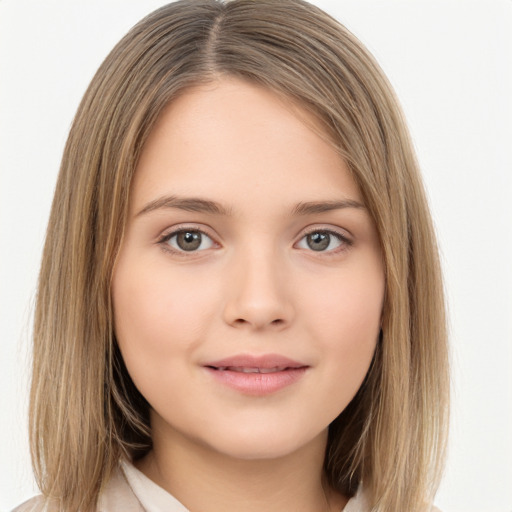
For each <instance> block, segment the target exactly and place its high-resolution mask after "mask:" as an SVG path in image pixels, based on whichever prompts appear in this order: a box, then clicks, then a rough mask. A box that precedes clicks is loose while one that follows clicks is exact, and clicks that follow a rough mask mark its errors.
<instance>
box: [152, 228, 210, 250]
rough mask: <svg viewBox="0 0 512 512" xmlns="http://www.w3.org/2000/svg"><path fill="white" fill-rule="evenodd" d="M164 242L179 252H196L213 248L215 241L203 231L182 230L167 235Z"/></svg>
mask: <svg viewBox="0 0 512 512" xmlns="http://www.w3.org/2000/svg"><path fill="white" fill-rule="evenodd" d="M162 242H165V243H166V244H168V245H170V246H171V247H172V248H173V249H174V250H175V251H178V252H196V251H203V250H205V249H210V248H211V247H213V240H212V239H211V238H210V237H209V236H208V235H207V234H206V233H203V232H202V231H198V230H196V229H182V230H180V231H175V232H174V233H170V234H169V235H167V236H166V237H165V238H164V240H162Z"/></svg>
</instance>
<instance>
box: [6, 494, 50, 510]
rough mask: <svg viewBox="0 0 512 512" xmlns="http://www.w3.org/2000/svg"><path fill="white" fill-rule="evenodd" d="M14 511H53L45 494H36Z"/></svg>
mask: <svg viewBox="0 0 512 512" xmlns="http://www.w3.org/2000/svg"><path fill="white" fill-rule="evenodd" d="M12 512H51V511H50V509H49V508H48V505H47V503H46V500H45V499H44V497H43V496H36V497H35V498H31V499H29V500H27V501H25V503H22V504H21V505H19V506H18V507H16V508H15V509H14V510H13V511H12Z"/></svg>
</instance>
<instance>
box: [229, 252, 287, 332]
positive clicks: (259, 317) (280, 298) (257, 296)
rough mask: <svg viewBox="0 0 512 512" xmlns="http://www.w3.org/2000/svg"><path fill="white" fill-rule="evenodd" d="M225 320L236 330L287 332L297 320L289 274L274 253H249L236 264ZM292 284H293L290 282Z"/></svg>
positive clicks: (233, 265) (230, 275)
mask: <svg viewBox="0 0 512 512" xmlns="http://www.w3.org/2000/svg"><path fill="white" fill-rule="evenodd" d="M230 267H231V272H229V277H228V279H227V281H228V282H227V283H226V302H225V306H224V320H225V322H226V323H228V324H229V325H231V326H232V327H236V328H246V329H251V330H263V329H273V330H282V329H285V328H286V327H287V326H289V325H290V323H291V322H292V320H293V316H294V308H293V305H292V304H293V297H291V296H290V294H289V293H288V289H289V287H288V286H287V283H286V275H287V272H286V271H285V269H284V268H283V264H282V263H280V262H279V261H278V258H277V256H276V254H275V253H273V252H272V251H267V252H263V251H255V250H253V251H248V252H247V253H245V254H244V255H241V256H240V257H239V259H238V261H237V262H235V263H234V264H232V265H231V266H230ZM288 284H289V283H288Z"/></svg>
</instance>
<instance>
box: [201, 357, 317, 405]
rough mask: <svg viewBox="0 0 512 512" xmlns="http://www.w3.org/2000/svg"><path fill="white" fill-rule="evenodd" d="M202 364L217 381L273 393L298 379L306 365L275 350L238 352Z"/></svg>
mask: <svg viewBox="0 0 512 512" xmlns="http://www.w3.org/2000/svg"><path fill="white" fill-rule="evenodd" d="M204 368H205V369H206V370H207V371H208V373H209V374H210V375H211V376H212V377H213V379H214V380H215V381H216V382H220V383H221V384H222V385H224V386H227V387H229V388H231V389H234V390H235V391H237V392H239V393H242V394H245V395H252V396H263V395H269V394H272V393H276V392H277V391H280V390H281V389H284V388H287V387H289V386H291V385H293V384H295V383H296V382H298V381H299V380H300V379H301V378H302V377H303V376H304V374H305V372H306V370H307V369H308V368H309V365H307V364H304V363H301V362H299V361H294V360H292V359H289V358H286V357H284V356H281V355H277V354H267V355H263V356H251V355H238V356H233V357H229V358H226V359H222V360H219V361H214V362H211V363H210V362H209V363H207V364H205V365H204Z"/></svg>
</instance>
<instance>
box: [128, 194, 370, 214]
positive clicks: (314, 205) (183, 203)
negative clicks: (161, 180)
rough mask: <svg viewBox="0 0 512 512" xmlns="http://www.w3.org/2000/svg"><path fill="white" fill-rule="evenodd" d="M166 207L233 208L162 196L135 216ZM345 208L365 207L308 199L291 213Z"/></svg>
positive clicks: (222, 210)
mask: <svg viewBox="0 0 512 512" xmlns="http://www.w3.org/2000/svg"><path fill="white" fill-rule="evenodd" d="M167 208H177V209H179V210H185V211H187V212H200V213H209V214H213V215H223V216H228V217H229V216H232V215H233V210H232V209H231V208H226V207H225V206H223V205H221V204H220V203H217V202H216V201H211V200H209V199H202V198H199V197H180V196H164V197H160V198H158V199H155V200H154V201H150V202H149V203H147V204H146V205H145V206H144V208H142V210H140V211H139V212H138V213H137V215H136V217H139V216H141V215H144V214H146V213H150V212H153V211H155V210H160V209H167ZM345 208H356V209H366V207H365V206H364V205H363V204H362V203H360V202H358V201H354V200H353V199H340V200H330V201H308V202H300V203H297V204H296V205H295V207H294V208H293V209H292V215H296V216H302V215H311V214H315V213H324V212H329V211H332V210H342V209H345Z"/></svg>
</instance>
